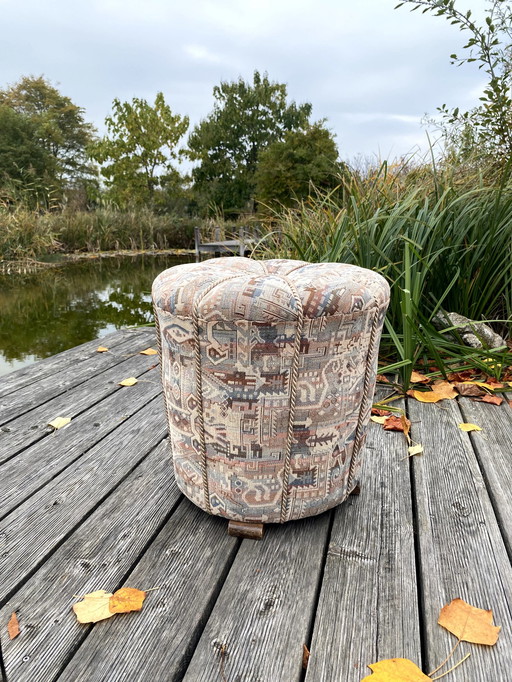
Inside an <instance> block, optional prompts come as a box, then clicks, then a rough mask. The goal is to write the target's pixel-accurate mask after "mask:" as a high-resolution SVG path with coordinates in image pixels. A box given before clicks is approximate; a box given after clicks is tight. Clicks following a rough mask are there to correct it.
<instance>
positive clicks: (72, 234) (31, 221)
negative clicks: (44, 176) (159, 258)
mask: <svg viewBox="0 0 512 682" xmlns="http://www.w3.org/2000/svg"><path fill="white" fill-rule="evenodd" d="M194 224H195V222H194V221H192V220H191V219H190V218H179V217H174V216H169V215H166V216H163V215H155V214H154V213H152V212H151V211H149V210H145V209H139V210H134V211H126V212H120V211H115V210H112V209H98V210H96V211H91V212H85V211H66V210H64V211H62V212H45V213H39V212H36V211H30V210H27V209H25V208H23V207H20V208H17V209H14V210H13V209H9V210H8V209H6V208H3V209H2V208H0V259H3V260H17V259H20V258H39V257H41V256H42V255H44V254H48V253H53V252H58V251H61V252H66V253H73V252H76V251H89V252H95V251H110V250H115V251H119V250H121V249H131V250H136V249H137V250H138V249H141V250H147V249H171V248H172V249H174V248H176V249H181V248H191V247H192V246H193V244H194Z"/></svg>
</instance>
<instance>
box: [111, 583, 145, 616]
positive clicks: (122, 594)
mask: <svg viewBox="0 0 512 682" xmlns="http://www.w3.org/2000/svg"><path fill="white" fill-rule="evenodd" d="M145 598H146V593H145V592H143V591H142V590H138V589H136V588H135V587H122V588H121V589H120V590H117V592H114V594H113V595H112V596H111V597H110V602H109V609H110V611H111V613H128V612H129V611H140V610H141V609H142V604H143V602H144V599H145Z"/></svg>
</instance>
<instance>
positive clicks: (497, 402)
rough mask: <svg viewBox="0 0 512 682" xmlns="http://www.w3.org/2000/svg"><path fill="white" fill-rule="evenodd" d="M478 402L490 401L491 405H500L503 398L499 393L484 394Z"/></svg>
mask: <svg viewBox="0 0 512 682" xmlns="http://www.w3.org/2000/svg"><path fill="white" fill-rule="evenodd" d="M478 402H480V403H490V404H491V405H501V403H502V402H503V398H502V397H501V396H499V395H489V394H487V395H484V397H483V398H482V399H481V400H479V401H478Z"/></svg>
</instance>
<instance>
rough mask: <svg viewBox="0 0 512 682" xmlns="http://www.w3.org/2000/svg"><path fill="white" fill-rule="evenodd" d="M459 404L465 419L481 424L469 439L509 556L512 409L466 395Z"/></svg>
mask: <svg viewBox="0 0 512 682" xmlns="http://www.w3.org/2000/svg"><path fill="white" fill-rule="evenodd" d="M460 407H461V411H462V415H463V418H464V421H465V422H470V423H471V424H477V426H480V427H481V428H482V431H474V432H473V433H471V434H470V439H471V443H472V445H473V449H474V450H475V452H476V455H477V458H478V463H479V465H480V469H481V471H482V473H483V475H484V478H485V481H486V484H487V489H488V491H489V494H490V497H491V501H492V504H493V507H494V511H495V513H496V516H497V518H498V522H499V524H500V530H501V533H502V535H503V538H504V541H505V545H506V547H507V551H508V555H509V557H510V559H511V560H512V456H511V452H512V409H511V408H510V407H509V405H508V404H506V403H503V404H502V405H500V406H499V407H498V406H495V405H493V406H491V405H487V404H485V403H479V402H476V401H474V400H470V399H469V398H463V399H461V400H460Z"/></svg>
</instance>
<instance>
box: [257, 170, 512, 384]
mask: <svg viewBox="0 0 512 682" xmlns="http://www.w3.org/2000/svg"><path fill="white" fill-rule="evenodd" d="M423 179H424V183H423V184H418V183H417V182H414V183H409V182H407V178H405V180H404V178H398V180H399V181H400V182H398V181H396V180H397V179H396V178H391V179H390V178H389V175H388V173H387V169H386V168H385V167H381V169H380V170H379V171H377V172H376V174H375V175H374V176H373V177H367V178H366V179H365V180H361V178H359V177H357V176H352V177H349V178H348V180H347V179H346V180H345V181H344V183H343V185H342V186H341V187H340V188H339V189H338V190H336V191H334V192H331V193H330V194H324V195H317V196H316V197H313V198H309V199H308V200H307V201H304V202H302V203H301V204H299V205H298V206H297V207H296V208H295V209H293V210H291V209H285V210H283V211H282V212H280V213H274V215H273V216H272V230H271V233H270V235H269V237H267V240H266V242H265V245H264V246H263V248H264V249H265V248H267V249H268V250H269V251H270V252H272V253H273V254H278V255H280V256H282V257H287V258H299V259H302V260H306V261H311V262H345V263H352V264H354V265H359V266H361V267H365V268H369V269H372V270H375V271H377V272H380V273H381V274H382V275H383V276H384V277H386V279H387V280H388V281H389V283H390V285H391V303H390V308H389V313H388V316H387V321H386V333H385V335H384V337H383V345H382V350H383V355H384V356H387V357H388V359H389V360H390V362H396V361H402V362H403V363H404V365H403V367H402V370H401V372H402V381H403V383H404V384H405V386H407V385H408V383H409V379H410V373H411V370H412V367H413V366H414V364H415V363H416V362H417V361H418V360H419V359H420V358H424V359H425V360H427V359H430V360H432V359H434V360H435V362H436V363H437V364H438V366H439V367H440V369H441V370H442V371H446V368H447V367H448V366H449V363H450V361H452V360H461V359H462V358H466V359H467V358H468V357H469V358H474V357H476V358H477V361H478V357H479V356H481V355H485V354H486V352H487V351H485V350H484V351H482V352H481V353H479V352H477V351H474V350H473V349H467V348H461V346H460V344H458V343H456V342H455V343H454V340H453V337H451V336H449V335H448V332H445V333H439V332H438V331H436V329H435V328H434V326H433V324H432V318H433V317H434V315H435V314H436V313H437V312H438V311H439V310H440V309H444V310H448V311H455V312H458V313H460V314H462V315H465V316H467V317H469V318H471V319H474V320H482V319H498V318H499V319H501V320H504V322H502V323H501V325H500V327H499V328H500V331H502V332H503V333H506V334H510V320H511V319H512V183H509V182H503V183H501V184H500V185H498V186H497V187H485V186H476V187H473V188H471V187H469V188H468V187H467V186H463V187H458V186H457V185H454V184H453V183H449V182H448V183H446V182H445V178H439V177H438V178H437V181H434V176H433V175H430V176H429V177H425V176H424V178H423ZM405 363H407V364H405Z"/></svg>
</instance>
